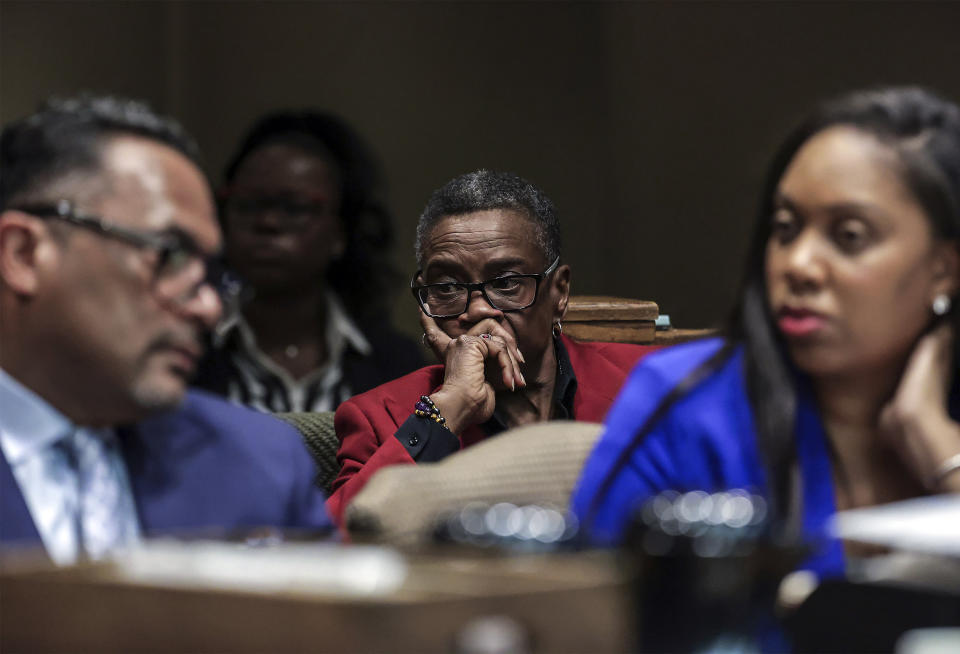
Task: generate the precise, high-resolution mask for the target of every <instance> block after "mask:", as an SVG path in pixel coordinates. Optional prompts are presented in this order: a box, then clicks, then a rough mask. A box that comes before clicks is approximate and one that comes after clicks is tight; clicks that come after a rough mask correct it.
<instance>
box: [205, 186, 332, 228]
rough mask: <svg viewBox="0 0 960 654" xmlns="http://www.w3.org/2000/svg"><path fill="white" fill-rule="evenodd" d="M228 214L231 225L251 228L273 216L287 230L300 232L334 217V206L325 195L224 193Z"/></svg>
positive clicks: (280, 226)
mask: <svg viewBox="0 0 960 654" xmlns="http://www.w3.org/2000/svg"><path fill="white" fill-rule="evenodd" d="M220 198H221V202H222V206H223V209H224V213H225V215H226V216H227V217H228V218H229V220H230V222H231V224H236V225H237V226H239V227H243V228H246V229H249V228H250V227H252V226H253V225H255V224H257V221H259V220H261V219H262V217H263V216H265V215H268V214H269V215H270V216H272V217H273V220H274V221H275V223H274V224H275V225H276V226H277V227H278V228H279V229H281V230H283V231H299V230H302V229H304V228H305V227H306V226H307V225H309V224H310V223H312V222H315V221H317V220H320V219H322V218H324V217H325V216H328V215H332V214H331V206H330V203H329V201H328V199H327V198H325V197H324V196H322V195H316V196H314V195H304V194H298V195H285V194H262V193H244V192H235V191H224V192H222V193H221V194H220Z"/></svg>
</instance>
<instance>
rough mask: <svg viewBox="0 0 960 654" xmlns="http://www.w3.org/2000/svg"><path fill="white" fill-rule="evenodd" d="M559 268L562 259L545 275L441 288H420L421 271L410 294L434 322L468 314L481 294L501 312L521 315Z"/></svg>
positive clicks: (442, 285)
mask: <svg viewBox="0 0 960 654" xmlns="http://www.w3.org/2000/svg"><path fill="white" fill-rule="evenodd" d="M558 265H560V257H557V258H556V259H554V260H553V263H551V264H550V267H549V268H547V269H546V270H544V271H543V272H542V273H531V274H525V275H504V276H503V277H496V278H495V279H488V280H487V281H485V282H473V283H471V282H443V283H440V284H417V283H416V281H417V278H418V277H419V276H420V274H421V272H422V271H419V270H418V271H417V273H416V274H415V275H414V276H413V279H412V280H411V281H410V290H411V291H413V297H415V298H417V302H419V303H420V308H421V309H423V312H424V313H425V314H427V315H428V316H430V317H431V318H453V317H455V316H459V315H460V314H462V313H465V312H466V310H467V307H469V306H470V295H471V294H472V293H473V292H474V291H480V293H481V294H482V295H483V299H484V300H486V301H487V304H489V305H490V306H491V307H493V308H494V309H497V310H498V311H505V312H506V311H520V310H522V309H526V308H527V307H529V306H532V305H533V304H534V303H535V302H536V301H537V292H538V291H539V290H540V282H542V281H543V280H544V279H545V278H546V277H547V275H549V274H550V273H552V272H553V271H554V270H556V269H557V266H558Z"/></svg>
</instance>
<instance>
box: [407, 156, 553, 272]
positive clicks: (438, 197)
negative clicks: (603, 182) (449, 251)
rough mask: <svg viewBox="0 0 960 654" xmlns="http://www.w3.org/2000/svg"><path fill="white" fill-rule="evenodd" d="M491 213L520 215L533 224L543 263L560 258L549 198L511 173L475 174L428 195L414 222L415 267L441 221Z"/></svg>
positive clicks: (484, 172) (481, 172)
mask: <svg viewBox="0 0 960 654" xmlns="http://www.w3.org/2000/svg"><path fill="white" fill-rule="evenodd" d="M491 209H509V210H513V211H517V212H519V213H521V214H523V215H524V216H525V217H526V218H528V219H529V220H530V222H532V223H533V226H534V228H535V231H536V239H537V247H538V248H539V249H540V251H541V252H542V253H543V258H544V261H545V262H546V263H548V264H549V263H552V262H553V261H554V260H555V259H556V258H557V257H559V256H560V221H559V220H558V219H557V210H556V207H554V205H553V202H551V201H550V198H548V197H547V196H546V194H545V193H544V192H543V191H541V190H540V189H539V188H537V187H536V186H534V185H533V184H531V183H530V182H528V181H527V180H525V179H523V178H522V177H520V176H519V175H516V174H514V173H506V172H494V171H490V170H477V171H475V172H472V173H467V174H466V175H461V176H459V177H455V178H454V179H452V180H450V181H449V182H447V183H446V184H444V185H443V186H441V187H440V188H438V189H437V190H436V191H434V192H433V193H432V194H431V195H430V199H429V200H428V201H427V206H426V207H425V208H424V210H423V213H422V214H420V220H419V221H418V222H417V236H416V242H415V243H414V248H415V251H416V255H417V265H418V266H419V265H422V264H423V248H424V245H425V243H426V240H427V237H428V236H429V234H430V231H431V230H432V229H433V227H434V226H435V225H436V224H437V222H439V221H440V219H441V218H445V217H447V216H461V215H463V214H467V213H473V212H475V211H489V210H491Z"/></svg>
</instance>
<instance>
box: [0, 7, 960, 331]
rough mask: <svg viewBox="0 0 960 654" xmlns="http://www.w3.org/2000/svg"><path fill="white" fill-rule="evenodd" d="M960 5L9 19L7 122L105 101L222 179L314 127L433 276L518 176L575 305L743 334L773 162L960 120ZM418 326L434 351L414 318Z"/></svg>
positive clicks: (54, 14) (144, 11)
mask: <svg viewBox="0 0 960 654" xmlns="http://www.w3.org/2000/svg"><path fill="white" fill-rule="evenodd" d="M958 34H960V3H953V2H944V3H932V2H905V3H895V2H883V3H869V2H837V3H821V2H803V3H798V2H705V3H700V2H682V3H680V2H670V3H666V2H649V3H646V2H645V3H599V2H590V3H552V2H528V3H502V2H496V3H493V2H477V3H434V2H430V3H428V2H417V3H408V2H348V3H325V2H324V3H321V2H183V3H178V2H124V3H117V2H39V1H33V2H22V1H12V0H0V119H2V120H3V121H4V122H6V121H8V120H11V119H13V118H16V117H19V116H21V115H23V114H25V113H28V112H29V111H30V110H32V109H33V108H34V107H35V106H36V104H37V102H38V101H39V100H40V99H42V98H43V97H45V96H47V95H49V94H52V93H59V94H66V93H70V92H73V91H76V90H81V89H90V90H95V91H109V92H114V93H121V94H126V95H133V96H139V97H143V98H146V99H148V100H150V101H151V102H153V103H154V104H155V106H157V107H158V108H160V109H161V110H163V111H165V112H169V113H172V114H174V115H175V116H177V117H178V118H180V119H181V120H182V121H183V122H184V123H185V125H186V126H187V127H188V129H190V130H191V131H192V132H193V133H194V134H195V135H196V136H197V138H198V139H199V140H200V142H201V145H202V147H203V148H204V150H205V152H206V156H207V159H208V162H209V167H210V172H211V173H212V174H213V176H214V178H215V179H219V177H220V173H221V170H222V167H223V165H224V163H225V160H226V158H227V157H228V156H229V154H230V152H231V150H232V148H233V146H234V144H235V141H236V140H237V139H238V138H239V136H240V134H241V132H242V131H243V130H244V129H245V128H246V127H247V125H248V124H249V123H250V122H251V121H252V120H253V119H254V118H255V117H256V116H257V115H259V114H260V113H262V112H265V111H268V110H271V109H275V108H279V107H303V106H308V105H313V106H317V107H322V108H326V109H330V110H333V111H335V112H338V113H340V114H342V115H343V116H345V117H347V118H348V119H350V120H351V121H352V122H353V123H354V124H355V125H356V126H357V127H358V129H359V130H360V131H361V132H362V133H363V134H364V135H365V136H366V137H367V138H368V140H369V141H370V142H371V143H372V144H373V145H374V147H375V148H376V149H377V150H378V151H379V153H380V155H381V156H382V158H383V161H384V163H385V165H386V169H387V173H388V175H389V180H390V190H391V193H390V199H391V204H392V206H393V208H394V210H395V211H396V214H397V218H398V225H397V227H398V235H399V244H398V248H397V252H396V260H397V263H398V264H399V265H400V266H401V268H402V269H403V270H404V272H405V273H412V271H413V268H414V264H413V256H412V247H411V243H412V239H413V231H414V225H415V223H416V218H417V215H418V213H419V211H420V209H421V208H422V206H423V204H424V202H425V201H426V198H427V196H428V194H429V193H430V191H431V190H433V189H434V188H436V187H437V186H439V185H440V184H442V183H443V182H445V181H446V180H448V179H449V178H451V177H453V176H454V175H456V174H459V173H463V172H467V171H469V170H473V169H476V168H480V167H489V168H495V169H505V170H513V171H515V172H518V173H520V174H521V175H523V176H525V177H527V178H529V179H531V180H532V181H534V182H536V183H537V184H538V185H540V186H542V187H543V188H544V189H545V190H546V191H547V193H548V194H549V195H550V196H551V197H552V198H553V199H554V201H555V202H556V203H557V205H558V206H559V207H560V210H561V217H562V221H563V225H564V238H565V248H564V251H565V256H566V259H567V261H568V262H570V263H571V264H572V265H573V267H574V280H573V282H574V291H575V292H576V293H581V294H609V295H623V296H629V297H635V298H642V299H652V300H656V301H657V302H658V303H659V304H660V306H661V311H663V312H664V313H670V314H671V315H672V316H673V320H674V323H675V324H678V325H680V326H684V327H700V326H706V325H709V324H712V323H715V322H716V321H717V320H719V319H720V318H722V316H723V315H724V314H725V312H726V308H727V306H728V305H729V304H730V302H731V299H732V296H733V292H734V289H735V286H736V283H737V280H738V279H739V276H740V260H741V257H742V256H743V254H744V251H745V248H746V239H747V235H748V232H749V226H750V223H751V222H752V220H753V214H754V206H755V203H756V196H757V193H758V189H759V187H760V181H761V178H762V175H763V171H764V168H765V166H766V164H767V160H768V159H769V157H770V155H771V154H772V152H773V150H774V148H775V147H776V145H777V143H778V141H779V140H780V139H781V138H782V137H783V136H784V135H785V133H786V131H787V130H788V129H789V127H790V126H791V125H792V124H793V123H794V122H795V121H796V120H797V119H798V118H799V117H800V116H802V115H803V114H804V113H805V112H806V111H807V109H809V107H810V106H811V104H812V103H813V102H814V101H815V100H817V99H819V98H822V97H823V96H825V95H830V94H833V93H836V92H838V91H843V90H846V89H849V88H853V87H859V86H864V85H876V84H891V83H897V84H903V83H915V84H923V85H928V86H931V87H933V88H935V89H938V90H940V91H941V92H943V93H944V94H946V95H947V96H948V97H950V98H952V99H954V100H957V99H960V36H958ZM397 322H398V323H399V325H400V326H401V328H403V329H404V330H406V331H408V332H410V333H412V334H419V331H420V330H419V327H418V325H417V324H416V320H415V312H414V307H413V301H412V300H410V299H409V298H408V297H407V296H406V294H401V295H400V296H399V301H398V303H397Z"/></svg>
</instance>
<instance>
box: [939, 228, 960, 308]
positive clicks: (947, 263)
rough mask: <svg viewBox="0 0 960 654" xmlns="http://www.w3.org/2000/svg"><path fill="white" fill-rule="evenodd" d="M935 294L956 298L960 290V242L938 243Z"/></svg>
mask: <svg viewBox="0 0 960 654" xmlns="http://www.w3.org/2000/svg"><path fill="white" fill-rule="evenodd" d="M933 274H934V279H933V284H934V295H941V294H944V293H945V294H947V295H948V296H950V297H951V298H955V297H956V296H957V293H958V292H960V243H958V242H956V241H949V242H945V243H940V244H938V245H937V251H936V253H935V254H934V273H933Z"/></svg>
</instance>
